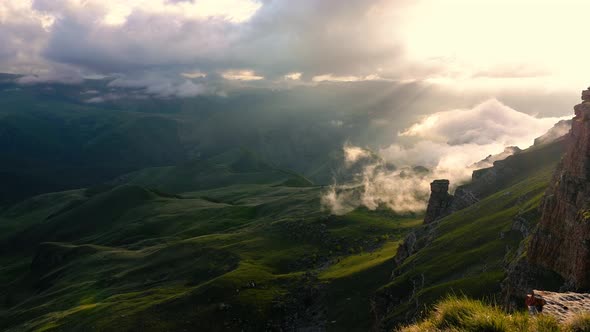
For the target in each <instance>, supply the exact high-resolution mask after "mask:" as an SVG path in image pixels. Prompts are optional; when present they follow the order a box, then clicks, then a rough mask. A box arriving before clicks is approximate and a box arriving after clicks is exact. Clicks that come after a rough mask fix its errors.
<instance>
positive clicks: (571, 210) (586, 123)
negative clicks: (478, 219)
mask: <svg viewBox="0 0 590 332" xmlns="http://www.w3.org/2000/svg"><path fill="white" fill-rule="evenodd" d="M582 100H583V102H582V103H581V104H579V105H576V106H575V107H574V110H575V117H574V119H573V121H572V126H571V131H570V137H569V138H568V146H567V149H566V153H565V155H564V157H563V159H562V160H561V162H560V164H559V166H558V168H557V170H556V172H555V174H554V176H553V180H552V183H551V185H550V188H549V189H548V190H547V193H546V195H545V199H544V201H543V205H542V207H541V210H542V216H541V220H540V222H539V226H538V228H537V230H536V232H535V233H534V235H533V237H532V239H531V243H530V247H529V249H528V253H527V256H528V259H529V262H530V263H532V264H533V265H538V266H541V267H543V268H546V269H549V270H552V271H555V272H557V273H558V274H559V275H561V276H562V277H563V278H564V279H565V281H566V282H567V287H566V288H570V289H590V181H589V180H590V90H585V91H583V92H582Z"/></svg>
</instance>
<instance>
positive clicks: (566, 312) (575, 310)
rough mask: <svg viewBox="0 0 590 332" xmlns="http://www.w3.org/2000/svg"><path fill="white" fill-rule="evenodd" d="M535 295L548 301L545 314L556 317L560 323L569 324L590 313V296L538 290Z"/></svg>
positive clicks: (544, 309) (544, 310)
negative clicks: (579, 315)
mask: <svg viewBox="0 0 590 332" xmlns="http://www.w3.org/2000/svg"><path fill="white" fill-rule="evenodd" d="M535 294H536V295H537V296H540V297H542V298H543V299H545V301H547V304H546V305H545V307H544V308H543V314H545V315H550V316H553V317H555V318H556V319H557V320H558V321H559V322H560V323H564V322H567V321H568V320H570V319H572V318H573V317H574V316H576V315H578V314H581V313H590V294H582V293H572V292H567V293H555V292H548V291H541V290H536V291H535Z"/></svg>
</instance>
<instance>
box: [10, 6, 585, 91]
mask: <svg viewBox="0 0 590 332" xmlns="http://www.w3.org/2000/svg"><path fill="white" fill-rule="evenodd" d="M589 12H590V2H588V1H584V0H476V1H474V0H446V1H438V0H414V1H410V0H347V1H341V0H298V1H296V2H294V1H287V0H127V1H118V0H2V1H0V45H2V48H1V49H0V72H8V73H16V74H23V75H26V76H25V77H24V78H23V79H22V82H23V83H27V84H31V83H37V82H43V81H55V82H65V83H72V84H73V83H76V82H79V81H80V80H81V79H83V78H89V77H103V76H108V77H110V76H112V77H116V79H117V80H118V81H117V83H116V84H119V85H134V86H139V85H144V86H146V87H153V86H158V85H159V86H162V85H168V88H169V90H170V86H172V88H171V90H172V92H175V91H176V90H178V91H179V93H178V95H179V96H186V95H191V94H199V93H206V92H208V91H212V90H211V89H208V86H209V85H213V84H214V82H220V81H227V82H238V83H241V84H244V85H249V84H250V85H259V86H270V87H273V86H276V87H285V86H293V85H297V84H317V83H320V82H326V81H345V82H358V81H366V80H383V81H388V80H391V81H397V82H400V81H401V82H412V81H420V82H428V83H431V84H435V85H440V86H444V87H447V88H449V89H455V90H459V91H482V90H485V91H498V92H501V91H505V90H507V89H512V90H519V91H536V92H555V91H566V90H567V91H572V90H573V91H579V90H581V89H582V88H583V87H585V86H587V84H588V79H587V78H586V77H585V76H586V75H587V74H588V73H589V71H590V64H589V61H588V60H587V59H589V58H590V57H589V56H590V47H588V46H586V43H585V42H584V36H585V32H586V29H585V28H586V25H585V22H586V15H587V13H589ZM187 81H190V82H198V84H197V83H195V84H194V86H188V85H187V84H186V82H187ZM181 84H184V86H183V87H180V88H178V89H176V88H177V86H179V85H181ZM193 92H194V93H193Z"/></svg>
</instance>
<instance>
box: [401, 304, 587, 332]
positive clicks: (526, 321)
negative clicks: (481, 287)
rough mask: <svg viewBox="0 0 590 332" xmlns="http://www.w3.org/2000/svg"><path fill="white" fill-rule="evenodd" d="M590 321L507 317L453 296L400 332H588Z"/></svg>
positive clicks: (583, 316)
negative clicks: (560, 321) (563, 321)
mask: <svg viewBox="0 0 590 332" xmlns="http://www.w3.org/2000/svg"><path fill="white" fill-rule="evenodd" d="M589 327H590V317H589V316H588V314H580V315H578V316H576V317H575V318H574V319H573V320H572V321H570V322H566V323H559V322H558V321H557V320H556V319H555V318H554V317H552V316H549V315H544V314H541V315H538V316H534V317H531V316H530V315H529V314H528V313H525V312H517V313H512V314H509V313H506V312H504V311H503V310H502V309H500V308H499V307H497V306H496V305H494V304H487V303H484V302H482V301H477V300H472V299H468V298H466V297H456V296H449V297H447V298H445V299H444V300H442V301H440V302H439V303H438V304H436V306H435V309H434V310H433V311H432V312H431V313H430V314H429V315H428V316H427V317H426V318H425V319H424V320H423V321H421V322H419V323H416V324H413V325H409V326H405V327H402V328H400V329H399V330H398V332H419V331H420V332H424V331H430V332H437V331H441V332H442V331H474V332H476V331H477V332H560V331H562V332H574V331H576V332H577V331H588V328H589Z"/></svg>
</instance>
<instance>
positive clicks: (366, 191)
mask: <svg viewBox="0 0 590 332" xmlns="http://www.w3.org/2000/svg"><path fill="white" fill-rule="evenodd" d="M562 119H563V118H554V117H549V118H537V117H534V116H531V115H528V114H524V113H520V112H518V111H516V110H514V109H512V108H510V107H508V106H506V105H504V104H502V103H501V102H499V101H497V100H495V99H491V100H487V101H485V102H483V103H480V104H478V105H476V106H474V107H473V108H470V109H458V110H451V111H444V112H438V113H434V114H431V115H428V116H426V117H424V118H423V119H422V120H421V121H420V122H418V123H415V124H414V125H412V126H410V127H409V128H408V129H407V130H405V131H403V132H402V133H400V134H399V135H400V136H406V137H407V136H411V137H413V138H414V139H416V140H417V141H415V142H412V143H410V144H406V145H403V144H401V143H395V144H392V145H390V146H388V147H385V148H382V149H380V150H379V153H378V154H379V156H380V157H381V159H379V160H375V159H373V161H372V162H371V163H369V164H366V165H363V168H362V171H361V172H360V173H359V175H357V177H356V179H355V180H354V181H353V182H352V183H348V184H344V185H342V184H337V183H335V184H334V185H332V186H331V187H330V188H329V190H327V192H326V193H325V195H324V197H323V200H322V202H323V204H324V206H326V207H327V208H328V209H330V210H331V211H332V213H335V214H342V213H346V212H349V211H351V210H352V209H354V208H356V207H358V206H365V207H367V208H369V209H376V208H377V207H379V206H380V205H384V206H387V207H388V208H390V209H392V210H394V211H396V212H398V213H407V212H420V211H423V210H424V208H425V207H426V200H427V198H428V195H429V194H430V187H429V183H430V182H431V181H433V180H435V179H449V180H450V182H451V190H454V188H456V187H457V186H458V185H460V184H462V183H465V182H466V181H468V180H469V179H470V178H471V174H472V172H473V171H474V170H475V167H482V166H484V167H485V166H491V164H488V165H482V164H481V163H479V164H476V163H477V162H479V161H481V160H482V159H484V158H486V156H488V155H495V154H499V153H503V152H504V149H505V147H507V146H519V147H521V148H527V147H529V146H531V145H532V144H533V142H534V139H535V138H536V137H538V136H541V135H542V134H544V133H546V132H547V131H548V130H549V129H551V128H552V127H553V125H554V124H555V123H556V122H558V121H559V120H562ZM557 128H558V129H552V131H556V132H559V133H561V132H562V130H559V128H561V126H558V127H557ZM343 150H344V154H345V162H344V166H345V167H347V168H350V167H353V166H354V165H355V164H358V163H359V162H360V161H361V160H363V159H366V156H369V152H367V151H366V150H364V149H362V148H360V147H355V146H351V145H345V146H344V148H343ZM490 160H493V159H490ZM386 163H391V164H394V165H396V166H397V167H398V168H397V169H396V170H391V169H390V168H388V167H386ZM414 166H424V167H426V168H427V169H429V172H424V171H422V170H419V169H418V170H416V169H415V168H413V167H414Z"/></svg>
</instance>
